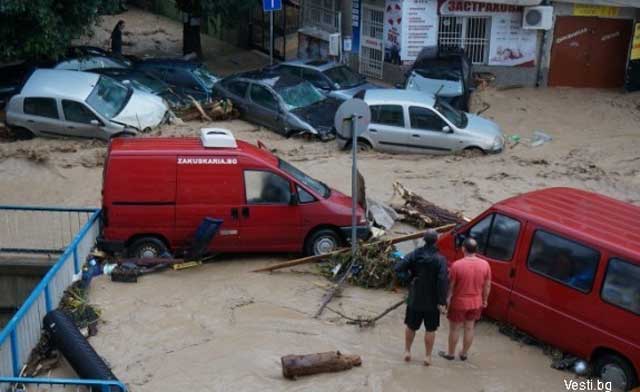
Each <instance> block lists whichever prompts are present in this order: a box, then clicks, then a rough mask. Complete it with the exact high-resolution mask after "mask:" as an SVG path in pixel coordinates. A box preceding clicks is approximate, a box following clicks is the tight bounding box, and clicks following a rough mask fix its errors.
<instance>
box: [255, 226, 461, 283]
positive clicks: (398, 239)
mask: <svg viewBox="0 0 640 392" xmlns="http://www.w3.org/2000/svg"><path fill="white" fill-rule="evenodd" d="M455 226H456V224H455V223H451V224H448V225H443V226H440V227H435V228H434V230H436V231H438V232H443V231H447V230H449V229H452V228H454V227H455ZM425 232H426V230H423V231H419V232H417V233H413V234H407V235H403V236H400V237H395V238H391V239H388V240H380V241H376V242H371V243H365V244H362V245H361V246H364V247H367V246H376V245H381V244H385V243H386V244H389V245H393V244H397V243H400V242H405V241H411V240H415V239H419V238H422V237H423V236H424V233H425ZM350 250H351V248H341V249H338V250H335V251H333V252H329V253H326V254H324V255H317V256H307V257H303V258H300V259H295V260H290V261H285V262H283V263H278V264H274V265H270V266H268V267H264V268H258V269H256V270H253V271H251V272H267V271H275V270H279V269H282V268H288V267H295V266H297V265H302V264H309V263H314V262H318V261H321V260H324V259H327V258H330V257H333V256H337V255H339V254H342V253H344V252H348V251H350Z"/></svg>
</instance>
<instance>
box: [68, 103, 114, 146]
mask: <svg viewBox="0 0 640 392" xmlns="http://www.w3.org/2000/svg"><path fill="white" fill-rule="evenodd" d="M62 113H63V114H64V119H65V121H66V130H67V132H68V134H69V135H72V136H77V137H84V138H99V139H105V140H106V139H109V134H108V132H106V131H105V130H104V124H103V123H102V121H101V120H100V119H99V118H98V117H97V116H96V115H95V114H94V113H93V112H92V111H91V110H90V109H89V108H88V107H87V106H86V105H85V104H84V103H80V102H76V101H70V100H66V99H63V100H62Z"/></svg>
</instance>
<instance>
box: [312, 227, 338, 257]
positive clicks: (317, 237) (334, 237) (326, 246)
mask: <svg viewBox="0 0 640 392" xmlns="http://www.w3.org/2000/svg"><path fill="white" fill-rule="evenodd" d="M340 245H342V239H341V238H340V235H339V234H338V233H336V232H335V231H334V230H331V229H321V230H317V231H315V232H314V233H313V234H311V235H310V236H309V238H307V241H306V243H305V246H304V253H305V254H306V255H307V256H319V255H323V254H327V253H330V252H333V251H334V250H336V249H338V248H339V247H340Z"/></svg>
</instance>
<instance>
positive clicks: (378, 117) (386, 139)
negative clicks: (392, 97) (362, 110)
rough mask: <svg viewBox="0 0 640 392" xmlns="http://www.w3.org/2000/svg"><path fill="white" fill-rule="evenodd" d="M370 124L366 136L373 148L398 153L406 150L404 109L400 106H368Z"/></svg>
mask: <svg viewBox="0 0 640 392" xmlns="http://www.w3.org/2000/svg"><path fill="white" fill-rule="evenodd" d="M369 108H370V110H371V123H370V124H369V127H368V128H367V131H366V134H365V135H363V136H365V137H366V138H368V139H369V140H370V141H371V143H372V144H373V147H374V148H375V149H377V150H380V151H389V152H400V151H403V150H404V149H406V146H405V145H404V144H405V139H406V134H407V128H406V127H405V125H406V124H405V116H404V107H403V106H402V105H370V106H369Z"/></svg>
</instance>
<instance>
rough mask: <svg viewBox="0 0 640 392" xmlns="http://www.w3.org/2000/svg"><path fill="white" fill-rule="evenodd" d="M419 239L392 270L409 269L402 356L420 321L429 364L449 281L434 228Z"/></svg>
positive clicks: (406, 354)
mask: <svg viewBox="0 0 640 392" xmlns="http://www.w3.org/2000/svg"><path fill="white" fill-rule="evenodd" d="M423 240H424V246H423V247H421V248H418V249H415V250H414V251H413V252H411V253H409V254H408V255H407V256H406V257H405V258H404V259H403V260H401V262H400V263H398V265H396V268H395V270H396V272H397V273H398V274H403V273H409V274H410V279H411V284H410V287H409V298H408V300H407V311H406V315H405V319H404V323H405V326H406V328H405V348H404V360H405V361H407V362H409V361H411V345H412V344H413V340H414V338H415V336H416V331H417V330H418V329H420V325H422V324H423V323H424V328H425V330H426V331H425V335H424V346H425V352H426V353H425V359H424V364H425V365H426V366H429V365H431V353H432V351H433V343H434V341H435V338H436V330H437V329H438V327H439V326H440V313H446V306H445V305H446V301H447V287H448V283H449V282H448V277H447V261H446V259H445V258H444V257H443V256H442V255H441V254H440V252H438V248H437V247H436V242H437V241H438V233H437V232H436V231H435V230H427V232H426V233H425V234H424V238H423Z"/></svg>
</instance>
